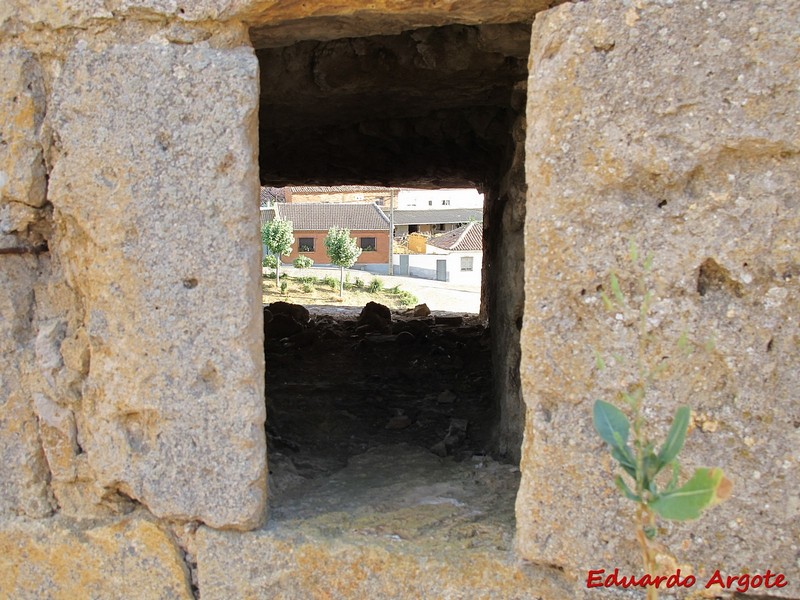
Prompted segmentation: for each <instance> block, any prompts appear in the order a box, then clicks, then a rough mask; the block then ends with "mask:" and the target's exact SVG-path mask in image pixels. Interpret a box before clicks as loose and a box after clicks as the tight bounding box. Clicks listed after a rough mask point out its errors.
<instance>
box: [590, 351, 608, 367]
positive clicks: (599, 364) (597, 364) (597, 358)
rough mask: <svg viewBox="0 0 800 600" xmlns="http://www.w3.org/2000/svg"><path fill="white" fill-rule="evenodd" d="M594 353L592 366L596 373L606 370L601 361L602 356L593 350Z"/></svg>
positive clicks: (604, 362) (604, 363)
mask: <svg viewBox="0 0 800 600" xmlns="http://www.w3.org/2000/svg"><path fill="white" fill-rule="evenodd" d="M593 352H594V366H595V367H596V368H597V370H598V371H602V370H603V369H605V368H606V361H604V360H603V356H602V355H601V354H600V353H599V352H598V351H597V350H593Z"/></svg>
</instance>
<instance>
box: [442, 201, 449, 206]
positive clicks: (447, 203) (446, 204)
mask: <svg viewBox="0 0 800 600" xmlns="http://www.w3.org/2000/svg"><path fill="white" fill-rule="evenodd" d="M442 206H450V200H442Z"/></svg>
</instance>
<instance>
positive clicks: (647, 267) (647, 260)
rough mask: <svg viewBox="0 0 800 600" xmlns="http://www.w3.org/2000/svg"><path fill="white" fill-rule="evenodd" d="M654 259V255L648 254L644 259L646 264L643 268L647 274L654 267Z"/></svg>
mask: <svg viewBox="0 0 800 600" xmlns="http://www.w3.org/2000/svg"><path fill="white" fill-rule="evenodd" d="M653 258H654V255H653V253H652V252H648V253H647V256H646V257H645V259H644V263H643V264H642V267H643V268H644V270H645V272H647V271H649V270H650V268H651V267H652V266H653Z"/></svg>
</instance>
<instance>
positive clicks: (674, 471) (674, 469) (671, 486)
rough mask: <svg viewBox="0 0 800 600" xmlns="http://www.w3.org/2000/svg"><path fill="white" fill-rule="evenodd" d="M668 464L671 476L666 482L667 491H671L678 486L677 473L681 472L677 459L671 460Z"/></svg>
mask: <svg viewBox="0 0 800 600" xmlns="http://www.w3.org/2000/svg"><path fill="white" fill-rule="evenodd" d="M670 464H671V465H672V477H671V478H670V480H669V483H668V484H667V491H668V492H671V491H673V490H674V489H675V488H676V487H678V475H680V472H681V465H680V463H679V462H678V460H677V459H675V460H673V461H672V462H671V463H670Z"/></svg>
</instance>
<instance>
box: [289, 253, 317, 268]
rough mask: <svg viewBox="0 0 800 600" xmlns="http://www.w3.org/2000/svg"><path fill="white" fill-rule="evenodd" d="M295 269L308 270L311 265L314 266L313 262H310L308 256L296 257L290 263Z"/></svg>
mask: <svg viewBox="0 0 800 600" xmlns="http://www.w3.org/2000/svg"><path fill="white" fill-rule="evenodd" d="M292 264H293V265H294V268H295V269H308V268H309V267H310V266H311V265H313V264H314V261H313V260H311V259H310V258H309V257H308V256H298V257H297V258H295V259H294V262H292Z"/></svg>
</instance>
